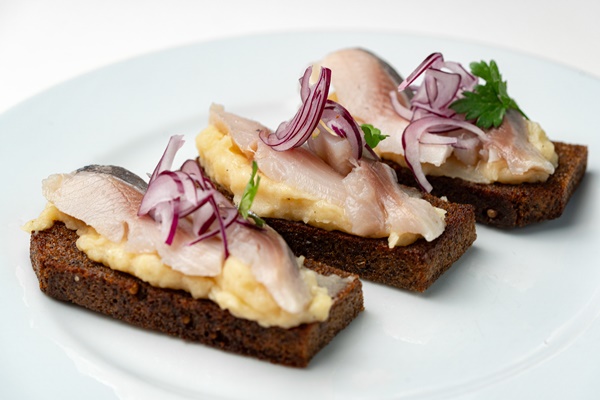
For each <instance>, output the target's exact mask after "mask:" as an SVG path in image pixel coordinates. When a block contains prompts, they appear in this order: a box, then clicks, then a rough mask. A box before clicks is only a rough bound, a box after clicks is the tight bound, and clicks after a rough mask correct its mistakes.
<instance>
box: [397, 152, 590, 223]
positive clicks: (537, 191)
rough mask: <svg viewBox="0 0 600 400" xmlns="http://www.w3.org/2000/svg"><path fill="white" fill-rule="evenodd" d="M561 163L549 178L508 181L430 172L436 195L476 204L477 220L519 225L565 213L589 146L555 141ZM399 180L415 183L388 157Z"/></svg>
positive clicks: (581, 172) (585, 164)
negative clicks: (487, 181)
mask: <svg viewBox="0 0 600 400" xmlns="http://www.w3.org/2000/svg"><path fill="white" fill-rule="evenodd" d="M554 146H555V149H556V153H557V154H558V167H557V168H556V171H555V172H554V174H552V175H551V176H550V177H549V178H548V180H547V181H546V182H540V183H523V184H519V185H509V184H502V183H493V184H481V183H472V182H468V181H465V180H462V179H458V178H448V177H444V176H428V177H427V179H428V180H429V182H430V183H431V184H432V185H433V191H432V192H431V193H432V194H433V195H434V196H438V197H441V196H445V197H447V198H448V200H449V201H452V202H456V203H463V204H471V205H473V206H474V207H475V216H476V219H477V222H479V223H482V224H486V225H491V226H496V227H499V228H516V227H522V226H525V225H529V224H533V223H537V222H541V221H545V220H551V219H555V218H558V217H560V216H561V215H562V213H563V211H564V209H565V207H566V206H567V203H568V202H569V199H570V198H571V196H572V195H573V193H574V192H575V189H577V187H578V186H579V183H580V182H581V180H582V179H583V176H584V175H585V170H586V168H587V158H588V149H587V146H582V145H575V144H567V143H562V142H554ZM386 163H387V164H388V165H390V166H391V167H392V168H393V169H394V170H395V171H396V174H397V175H398V182H400V183H402V184H404V185H408V186H416V185H417V183H416V181H415V179H414V176H413V175H412V172H411V171H410V170H409V169H408V168H404V167H402V166H400V165H399V164H396V163H394V162H392V161H386Z"/></svg>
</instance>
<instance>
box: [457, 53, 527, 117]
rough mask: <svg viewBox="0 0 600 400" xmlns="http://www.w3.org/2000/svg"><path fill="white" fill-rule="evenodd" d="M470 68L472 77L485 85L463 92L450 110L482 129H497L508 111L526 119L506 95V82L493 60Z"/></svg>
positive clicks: (475, 63)
mask: <svg viewBox="0 0 600 400" xmlns="http://www.w3.org/2000/svg"><path fill="white" fill-rule="evenodd" d="M470 67H471V72H472V73H473V75H475V76H478V77H480V78H481V79H483V80H485V85H477V86H475V88H474V89H473V91H472V92H464V93H463V95H464V97H463V98H462V99H459V100H456V101H455V102H454V103H452V104H450V108H451V109H453V110H454V111H456V112H457V113H459V114H465V118H466V119H467V120H474V121H475V124H476V125H477V126H478V127H480V128H482V129H489V128H491V127H492V126H494V127H496V128H497V127H499V126H500V124H501V123H502V120H503V119H504V115H505V114H506V111H507V110H509V109H514V110H517V111H518V112H519V113H521V114H522V115H523V116H524V117H525V118H527V115H525V113H524V112H523V111H522V110H521V109H520V108H519V106H518V105H517V103H516V102H515V101H514V100H513V99H512V98H511V97H510V96H509V95H508V93H507V90H506V88H507V84H506V81H503V80H502V75H500V71H499V70H498V65H497V64H496V62H495V61H494V60H491V61H490V63H489V64H487V63H486V62H485V61H481V62H473V63H471V65H470ZM527 119H529V118H527Z"/></svg>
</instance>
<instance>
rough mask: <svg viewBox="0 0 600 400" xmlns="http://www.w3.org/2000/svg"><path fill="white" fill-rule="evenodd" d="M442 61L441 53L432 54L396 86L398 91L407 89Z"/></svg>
mask: <svg viewBox="0 0 600 400" xmlns="http://www.w3.org/2000/svg"><path fill="white" fill-rule="evenodd" d="M439 61H442V62H443V61H444V56H443V55H442V53H432V54H430V55H429V56H427V58H426V59H425V60H423V62H422V63H421V64H420V65H419V66H418V67H417V68H416V69H415V70H414V71H413V72H412V73H411V74H410V75H409V76H408V78H406V79H405V80H404V81H402V83H400V86H398V91H399V92H401V91H403V90H404V89H406V88H407V87H409V86H410V85H411V84H412V83H413V82H414V81H415V80H416V79H417V78H418V77H419V76H421V74H422V73H423V72H425V71H426V70H427V69H429V68H430V67H432V66H435V65H436V63H437V62H439Z"/></svg>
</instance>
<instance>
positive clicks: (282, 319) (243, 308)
mask: <svg viewBox="0 0 600 400" xmlns="http://www.w3.org/2000/svg"><path fill="white" fill-rule="evenodd" d="M55 221H60V222H63V223H65V225H66V226H67V228H69V229H72V230H76V231H77V234H78V236H79V238H78V239H77V243H76V244H77V248H78V249H79V250H81V251H82V252H84V253H85V254H86V255H87V256H88V257H89V258H90V259H91V260H93V261H96V262H99V263H102V264H104V265H106V266H108V267H110V268H112V269H114V270H118V271H122V272H126V273H128V274H131V275H134V276H136V277H137V278H139V279H141V280H142V281H144V282H147V283H149V284H150V285H152V286H155V287H159V288H168V289H176V290H184V291H186V292H189V293H190V294H191V295H192V297H194V298H206V299H210V300H212V301H214V302H215V303H217V304H218V305H219V306H220V307H221V308H222V309H225V310H228V311H229V312H231V313H232V314H233V315H234V316H236V317H238V318H244V319H248V320H253V321H256V322H258V323H259V324H260V325H261V326H264V327H269V326H279V327H282V328H290V327H294V326H297V325H300V324H302V323H310V322H315V321H324V320H326V319H327V318H328V315H329V310H330V308H331V305H332V303H333V299H332V297H334V296H335V295H336V293H337V291H338V290H339V289H340V287H341V286H343V285H340V282H343V281H347V279H352V278H344V279H343V278H340V277H337V276H336V277H335V278H336V279H333V280H331V279H329V280H326V284H325V285H324V284H320V282H319V275H318V274H317V273H316V272H314V271H311V270H309V269H307V268H305V267H301V271H300V272H301V276H302V279H303V281H304V282H305V283H306V285H307V287H308V289H309V292H310V295H311V299H310V301H309V303H308V304H307V306H306V307H305V309H304V310H303V311H302V312H299V313H289V312H287V311H285V310H283V309H282V308H281V307H280V306H279V305H278V304H277V302H275V301H274V299H273V297H272V296H271V294H270V293H269V292H268V290H267V289H266V288H265V287H264V285H263V284H261V283H260V282H258V281H257V280H256V279H255V277H254V275H253V274H252V272H251V270H250V268H249V266H247V265H245V264H244V263H242V262H240V260H238V259H236V258H235V257H233V256H230V257H229V258H228V259H227V260H226V261H225V264H224V265H223V268H222V271H221V274H219V275H217V276H214V277H203V276H191V275H186V274H183V273H181V272H179V271H176V270H174V269H172V268H170V267H169V266H168V265H166V264H164V263H163V262H162V261H161V258H160V257H159V256H158V254H156V253H155V252H148V253H146V252H140V253H133V252H130V251H127V250H126V249H125V247H126V243H124V242H119V243H115V242H112V241H110V240H108V239H107V238H105V237H103V236H102V235H100V234H98V233H97V232H96V231H95V230H94V228H92V227H90V226H88V225H86V224H85V223H83V222H82V221H80V220H77V219H75V218H73V217H70V216H69V215H66V214H64V213H62V212H61V211H59V210H58V209H57V208H56V207H55V206H53V205H52V204H48V206H47V207H46V208H45V209H44V211H43V212H42V213H41V214H40V216H39V217H38V218H37V219H34V220H32V221H30V222H28V223H27V224H26V225H25V226H24V229H25V230H26V231H29V232H34V231H42V230H45V229H48V228H50V227H51V226H52V225H53V224H54V222H55ZM298 262H299V263H302V259H301V258H300V259H299V260H298ZM328 288H329V290H328Z"/></svg>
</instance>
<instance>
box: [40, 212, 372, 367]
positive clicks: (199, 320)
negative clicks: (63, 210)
mask: <svg viewBox="0 0 600 400" xmlns="http://www.w3.org/2000/svg"><path fill="white" fill-rule="evenodd" d="M76 240H77V234H76V233H75V232H74V231H71V230H69V229H67V228H66V227H65V226H64V224H62V223H56V224H55V225H54V226H53V227H52V228H50V229H48V230H45V231H41V232H34V233H33V234H32V235H31V247H30V252H31V253H30V254H31V262H32V266H33V269H34V271H35V273H36V275H37V277H38V280H39V283H40V289H41V290H42V291H43V292H44V293H46V294H47V295H49V296H51V297H54V298H56V299H58V300H62V301H67V302H72V303H75V304H77V305H80V306H83V307H85V308H88V309H90V310H93V311H97V312H100V313H103V314H106V315H109V316H111V317H113V318H116V319H119V320H122V321H125V322H127V323H129V324H132V325H136V326H138V327H141V328H144V329H150V330H154V331H158V332H162V333H166V334H168V335H172V336H177V337H179V338H182V339H185V340H189V341H193V342H200V343H203V344H205V345H209V346H212V347H216V348H218V349H222V350H226V351H230V352H233V353H238V354H242V355H246V356H251V357H256V358H259V359H262V360H267V361H270V362H272V363H277V364H283V365H288V366H293V367H305V366H307V365H308V363H309V361H310V360H311V358H312V357H313V356H314V355H315V354H316V353H317V352H318V351H319V350H320V349H321V348H323V347H324V346H325V345H326V344H327V343H329V342H330V341H331V339H333V337H334V336H335V335H336V334H337V333H338V332H340V331H341V330H342V329H344V328H345V327H346V326H347V325H348V324H349V323H350V322H351V321H352V320H353V319H354V318H355V317H356V316H357V315H358V314H359V312H360V311H362V310H363V295H362V285H361V282H360V280H359V279H354V280H352V281H351V282H350V283H348V285H347V286H346V287H345V288H343V289H342V290H341V292H340V293H338V294H337V295H336V296H335V298H334V303H333V306H332V308H331V311H330V315H329V318H328V319H327V320H326V321H324V322H321V323H310V324H303V325H300V326H298V327H294V328H291V329H283V328H279V327H270V328H264V327H261V326H260V325H259V324H258V323H256V322H253V321H248V320H245V319H241V318H236V317H234V316H233V315H231V314H230V313H229V312H228V311H224V310H222V309H221V308H219V306H218V305H216V304H215V303H213V302H212V301H209V300H198V299H193V298H192V297H191V296H190V295H189V294H188V293H187V292H184V291H180V290H170V289H160V288H155V287H153V286H151V285H149V284H147V283H145V282H143V281H141V280H140V279H138V278H136V277H134V276H132V275H129V274H126V273H122V272H119V271H114V270H112V269H110V268H108V267H106V266H104V265H102V264H100V263H97V262H93V261H91V260H90V259H88V258H87V257H86V255H85V254H84V253H83V252H81V251H79V250H78V249H77V247H76V245H75V241H76ZM306 265H307V266H308V267H310V268H312V269H313V270H315V271H317V272H319V273H322V274H324V275H329V274H332V273H335V274H337V275H340V276H348V275H350V274H347V273H345V272H343V271H339V270H336V269H334V268H331V267H328V266H327V265H324V264H321V263H316V262H311V261H307V262H306Z"/></svg>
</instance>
